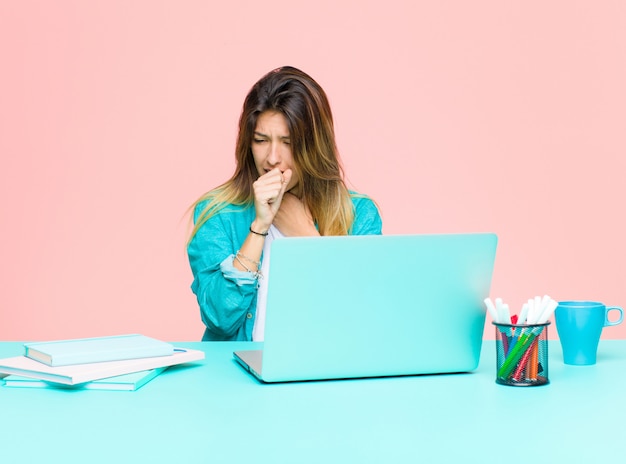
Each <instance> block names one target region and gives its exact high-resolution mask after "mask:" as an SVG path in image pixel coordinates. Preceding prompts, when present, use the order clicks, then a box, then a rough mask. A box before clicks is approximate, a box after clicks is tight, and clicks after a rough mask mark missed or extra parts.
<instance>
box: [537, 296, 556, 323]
mask: <svg viewBox="0 0 626 464" xmlns="http://www.w3.org/2000/svg"><path fill="white" fill-rule="evenodd" d="M558 305H559V303H558V302H556V301H554V300H552V299H550V301H548V305H547V306H546V309H545V310H544V311H543V313H542V314H541V316H540V317H539V320H538V321H537V323H539V324H545V323H546V322H548V319H550V317H551V316H552V313H554V311H555V310H556V307H557V306H558Z"/></svg>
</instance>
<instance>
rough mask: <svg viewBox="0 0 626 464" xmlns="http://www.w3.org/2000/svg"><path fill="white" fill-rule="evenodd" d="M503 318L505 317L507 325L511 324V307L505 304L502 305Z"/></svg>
mask: <svg viewBox="0 0 626 464" xmlns="http://www.w3.org/2000/svg"><path fill="white" fill-rule="evenodd" d="M502 316H503V317H504V323H505V324H510V323H511V310H510V309H509V305H508V304H503V305H502Z"/></svg>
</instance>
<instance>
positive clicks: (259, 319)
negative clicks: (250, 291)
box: [252, 224, 284, 342]
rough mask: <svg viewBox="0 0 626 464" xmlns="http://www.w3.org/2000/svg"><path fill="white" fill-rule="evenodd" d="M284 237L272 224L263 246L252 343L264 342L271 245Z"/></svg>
mask: <svg viewBox="0 0 626 464" xmlns="http://www.w3.org/2000/svg"><path fill="white" fill-rule="evenodd" d="M282 237H284V235H283V234H281V233H280V231H279V230H278V229H277V228H276V227H274V225H273V224H272V225H271V226H270V228H269V230H268V231H267V237H265V244H264V245H263V262H262V263H261V274H262V275H263V277H261V279H260V282H259V290H258V293H257V300H256V318H255V319H254V327H253V328H252V341H254V342H262V341H263V336H264V333H265V307H266V306H267V284H268V281H269V277H270V275H269V270H270V245H271V244H272V242H273V241H274V239H277V238H282Z"/></svg>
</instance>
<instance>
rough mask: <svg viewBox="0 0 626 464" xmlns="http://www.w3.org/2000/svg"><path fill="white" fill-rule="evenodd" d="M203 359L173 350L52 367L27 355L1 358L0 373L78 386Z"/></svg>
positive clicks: (201, 355)
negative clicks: (172, 352) (152, 355)
mask: <svg viewBox="0 0 626 464" xmlns="http://www.w3.org/2000/svg"><path fill="white" fill-rule="evenodd" d="M201 359H204V351H199V350H191V349H183V348H174V354H171V355H169V356H156V357H152V358H137V359H125V360H122V361H107V362H97V363H89V364H73V365H70V366H58V367H52V366H48V365H46V364H43V363H40V362H38V361H35V360H33V359H30V358H28V357H26V356H15V357H13V358H4V359H0V373H3V374H16V375H21V376H23V377H30V378H34V379H41V380H47V381H50V382H57V383H62V384H65V385H77V384H80V383H84V382H90V381H92V380H98V379H105V378H107V377H114V376H116V375H122V374H130V373H132V372H139V371H145V370H149V369H156V368H159V367H167V366H174V365H176V364H183V363H188V362H192V361H198V360H201Z"/></svg>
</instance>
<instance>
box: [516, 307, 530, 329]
mask: <svg viewBox="0 0 626 464" xmlns="http://www.w3.org/2000/svg"><path fill="white" fill-rule="evenodd" d="M527 318H528V303H524V304H523V305H522V310H521V311H520V313H519V317H518V319H517V323H518V324H520V325H522V324H525V323H526V319H527Z"/></svg>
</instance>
